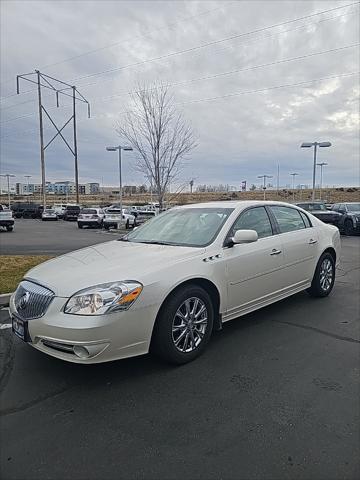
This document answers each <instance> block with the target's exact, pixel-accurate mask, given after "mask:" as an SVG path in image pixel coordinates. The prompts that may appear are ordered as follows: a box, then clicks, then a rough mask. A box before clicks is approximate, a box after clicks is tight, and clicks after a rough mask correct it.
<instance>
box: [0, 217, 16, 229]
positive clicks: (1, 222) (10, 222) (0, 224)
mask: <svg viewBox="0 0 360 480" xmlns="http://www.w3.org/2000/svg"><path fill="white" fill-rule="evenodd" d="M14 223H15V222H14V220H12V219H9V220H0V227H10V226H11V225H14Z"/></svg>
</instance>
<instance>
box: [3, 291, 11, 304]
mask: <svg viewBox="0 0 360 480" xmlns="http://www.w3.org/2000/svg"><path fill="white" fill-rule="evenodd" d="M11 295H12V292H11V293H3V294H1V295H0V307H7V306H8V305H9V301H10V297H11Z"/></svg>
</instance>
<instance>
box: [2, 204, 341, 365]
mask: <svg viewBox="0 0 360 480" xmlns="http://www.w3.org/2000/svg"><path fill="white" fill-rule="evenodd" d="M339 258H340V233H339V230H338V229H337V228H336V227H334V226H333V225H326V224H324V223H323V222H321V221H320V220H319V219H317V218H316V217H314V216H313V215H311V214H310V213H307V212H305V211H304V210H302V209H300V208H298V207H296V206H294V205H290V204H287V203H281V202H270V201H269V202H255V201H244V202H230V201H228V202H209V203H202V204H196V205H186V206H182V207H174V208H173V209H171V210H169V211H167V212H165V213H163V214H162V215H159V216H156V217H154V218H153V219H152V220H151V221H150V222H148V223H146V224H145V225H142V226H141V227H139V228H137V229H136V230H133V231H131V232H130V233H128V235H126V236H125V237H123V238H121V239H120V241H119V240H114V241H111V242H105V243H102V244H98V245H96V246H95V247H94V246H91V247H88V248H83V249H81V250H77V251H75V252H71V253H69V254H66V255H63V256H60V257H57V258H54V259H52V260H50V261H48V262H45V263H43V264H41V265H38V266H36V267H35V268H33V269H31V270H30V271H29V272H28V273H27V275H26V276H25V277H24V279H23V281H22V282H21V283H20V284H19V286H18V288H17V290H16V292H15V293H14V294H13V295H12V296H11V299H10V315H11V317H12V328H13V331H14V333H15V334H16V335H17V336H18V337H20V338H21V339H22V340H24V341H25V342H28V343H29V344H30V345H32V346H33V347H34V348H36V349H38V350H40V351H41V352H43V353H46V354H48V355H52V356H54V357H57V358H59V359H62V360H67V361H70V362H75V363H82V364H90V363H100V362H106V361H112V360H116V359H120V358H127V357H132V356H135V355H142V354H145V353H147V352H149V351H151V352H153V353H155V354H157V355H158V356H160V357H161V358H163V359H165V360H166V361H168V362H172V363H174V364H184V363H187V362H190V361H192V360H194V359H195V358H196V357H197V356H199V355H200V354H201V353H203V352H204V350H205V348H206V346H207V344H208V342H209V341H210V337H211V334H212V332H213V331H214V330H220V329H221V326H222V323H224V322H227V321H229V320H233V319H236V318H238V317H240V316H242V315H245V314H247V313H249V312H252V311H255V310H257V309H259V308H262V307H265V306H267V305H270V304H272V303H274V302H277V301H279V300H283V299H284V298H286V297H289V296H290V295H294V294H296V293H298V292H301V291H303V290H307V292H308V293H309V294H310V295H312V296H314V297H326V296H328V295H329V294H330V292H331V291H332V288H333V286H334V282H335V273H336V270H335V267H336V265H338V263H339ZM302 301H304V300H302ZM317 308H320V309H321V306H319V305H318V306H317ZM326 308H329V306H327V307H326ZM320 314H321V313H320ZM323 314H325V310H324V312H323ZM274 334H275V333H274Z"/></svg>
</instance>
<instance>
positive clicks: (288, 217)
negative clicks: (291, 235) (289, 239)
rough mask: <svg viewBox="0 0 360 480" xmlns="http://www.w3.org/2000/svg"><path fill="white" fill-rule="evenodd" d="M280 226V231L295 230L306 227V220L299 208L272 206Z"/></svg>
mask: <svg viewBox="0 0 360 480" xmlns="http://www.w3.org/2000/svg"><path fill="white" fill-rule="evenodd" d="M270 208H271V211H272V212H273V214H274V216H275V218H276V220H277V222H278V224H279V228H280V233H286V232H293V231H294V230H301V229H303V228H305V223H304V220H303V219H302V217H301V215H300V211H299V210H295V208H289V207H280V206H279V207H277V206H273V207H270Z"/></svg>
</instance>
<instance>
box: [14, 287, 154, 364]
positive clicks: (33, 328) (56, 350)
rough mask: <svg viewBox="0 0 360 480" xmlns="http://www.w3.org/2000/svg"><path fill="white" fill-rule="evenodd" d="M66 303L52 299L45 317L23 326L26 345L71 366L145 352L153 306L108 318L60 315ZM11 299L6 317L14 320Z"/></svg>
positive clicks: (147, 348) (117, 313)
mask: <svg viewBox="0 0 360 480" xmlns="http://www.w3.org/2000/svg"><path fill="white" fill-rule="evenodd" d="M67 300H68V299H66V298H61V297H55V298H54V299H53V301H52V302H51V304H50V306H49V308H48V310H47V311H46V314H45V315H44V316H43V317H41V318H37V319H33V320H29V321H28V322H27V331H28V334H29V337H28V338H29V339H30V340H31V342H30V343H29V344H30V345H32V346H33V347H34V348H36V349H37V350H40V351H41V352H43V353H46V354H48V355H51V356H52V357H56V358H59V359H61V360H66V361H69V362H73V363H85V364H92V363H101V362H109V361H112V360H118V359H122V358H128V357H133V356H137V355H142V354H145V353H147V352H148V351H149V346H150V341H151V334H152V329H153V325H154V322H155V318H156V314H157V307H156V306H155V305H152V306H148V307H143V308H138V309H134V310H132V309H131V308H130V309H129V310H127V311H125V312H114V313H111V314H108V315H97V316H80V315H71V314H65V313H63V308H64V305H65V303H66V301H67ZM14 312H15V308H14V296H12V297H11V299H10V315H11V316H14Z"/></svg>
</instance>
